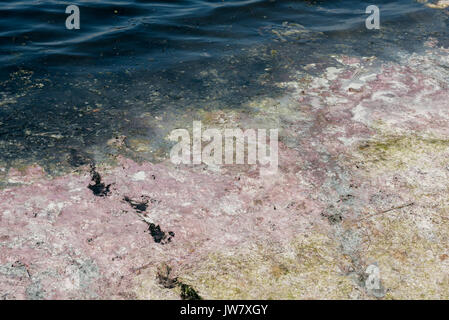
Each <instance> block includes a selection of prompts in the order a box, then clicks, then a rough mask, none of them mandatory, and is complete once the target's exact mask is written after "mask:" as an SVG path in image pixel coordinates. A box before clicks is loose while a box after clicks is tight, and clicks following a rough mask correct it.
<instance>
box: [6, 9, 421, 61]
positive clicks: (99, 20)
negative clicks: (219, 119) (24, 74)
mask: <svg viewBox="0 0 449 320" xmlns="http://www.w3.org/2000/svg"><path fill="white" fill-rule="evenodd" d="M69 4H76V5H78V6H79V8H80V13H81V28H80V30H67V29H66V28H65V20H66V18H67V16H68V14H66V13H65V8H66V6H67V5H69ZM369 4H372V1H359V0H339V1H282V0H278V1H267V0H263V1H262V0H246V1H236V0H234V1H231V0H215V1H213V0H209V1H198V0H186V1H123V0H122V1H118V0H110V1H95V0H89V1H32V0H25V1H13V0H2V2H1V3H0V64H1V66H2V67H16V66H31V67H34V68H39V67H44V68H50V67H59V68H62V69H64V68H68V67H69V66H78V67H88V68H93V67H95V68H98V69H101V68H103V69H109V70H114V69H123V68H130V67H132V68H146V69H148V68H155V69H156V68H159V69H160V68H161V67H162V68H166V67H168V66H169V65H171V64H173V63H178V62H182V61H190V60H199V59H202V58H204V57H217V56H219V55H222V54H224V53H226V52H229V51H232V50H235V49H236V48H241V47H245V46H251V45H254V44H255V43H260V42H261V41H266V40H267V39H269V38H271V37H273V33H271V32H268V31H267V32H264V30H265V31H266V30H269V29H270V28H276V27H278V28H280V27H282V24H283V23H285V22H288V23H296V24H301V25H302V26H304V27H305V28H307V29H308V30H312V31H328V32H335V31H345V30H352V29H357V28H360V27H363V26H364V20H365V18H366V16H367V15H366V14H365V8H366V7H367V6H368V5H369ZM376 4H377V5H378V6H379V7H380V8H381V12H382V22H383V23H389V22H391V21H395V20H400V19H401V18H406V17H407V16H408V15H410V14H416V13H418V12H420V11H425V9H424V8H423V6H422V5H421V4H419V3H417V2H415V1H413V0H396V1H376Z"/></svg>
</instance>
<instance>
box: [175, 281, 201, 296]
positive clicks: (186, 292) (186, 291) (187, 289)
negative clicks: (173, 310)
mask: <svg viewBox="0 0 449 320" xmlns="http://www.w3.org/2000/svg"><path fill="white" fill-rule="evenodd" d="M179 286H180V288H181V299H182V300H203V298H201V297H200V296H199V295H198V293H197V292H196V291H195V289H193V288H192V287H191V286H189V285H188V284H185V283H181V282H180V283H179Z"/></svg>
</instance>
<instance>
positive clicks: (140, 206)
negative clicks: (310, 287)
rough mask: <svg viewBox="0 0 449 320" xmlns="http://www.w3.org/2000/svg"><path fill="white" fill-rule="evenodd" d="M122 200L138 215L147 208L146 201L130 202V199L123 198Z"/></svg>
mask: <svg viewBox="0 0 449 320" xmlns="http://www.w3.org/2000/svg"><path fill="white" fill-rule="evenodd" d="M123 200H125V201H126V202H128V203H129V205H130V206H131V207H132V208H133V209H134V210H136V211H137V212H139V213H142V212H145V211H146V210H147V208H148V200H144V201H140V202H139V201H135V200H132V199H131V198H129V197H127V196H125V197H124V198H123Z"/></svg>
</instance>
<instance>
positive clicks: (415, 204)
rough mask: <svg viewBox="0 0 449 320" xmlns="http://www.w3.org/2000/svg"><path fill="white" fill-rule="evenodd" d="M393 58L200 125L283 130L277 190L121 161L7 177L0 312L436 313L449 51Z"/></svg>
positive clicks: (446, 287) (432, 43) (304, 78)
mask: <svg viewBox="0 0 449 320" xmlns="http://www.w3.org/2000/svg"><path fill="white" fill-rule="evenodd" d="M286 28H287V31H288V30H290V28H292V26H286ZM290 31H291V30H290ZM295 32H296V31H295ZM398 56H399V57H400V59H401V62H400V63H398V62H385V61H380V60H379V59H376V58H374V57H355V56H345V55H338V56H335V57H334V64H333V66H329V67H326V68H325V69H324V70H318V69H317V70H316V75H315V76H312V75H303V74H299V75H298V77H297V78H292V79H288V81H285V82H282V83H279V90H281V89H282V90H284V91H285V92H287V93H286V94H285V95H283V96H281V97H279V98H274V97H273V98H264V97H260V98H255V99H253V100H252V101H245V102H243V105H242V108H241V109H239V108H235V109H233V110H229V112H227V110H224V111H223V110H221V111H208V110H205V111H204V112H203V113H202V118H201V119H202V120H203V121H204V123H205V124H206V125H207V126H210V127H216V128H224V127H226V126H229V125H231V126H233V127H236V126H239V127H242V128H254V127H256V128H257V126H258V124H261V123H263V124H264V126H266V127H268V128H280V144H279V170H278V172H277V174H275V175H269V176H261V175H260V174H259V170H258V168H257V167H255V166H220V167H217V168H213V169H212V168H208V167H206V166H204V165H197V166H175V165H173V164H171V163H170V162H169V161H168V160H167V161H163V162H160V163H152V162H149V161H141V162H137V161H134V160H131V159H130V158H129V157H126V156H120V155H117V156H116V159H115V161H116V162H115V164H110V163H107V164H102V163H97V164H96V166H95V167H92V168H89V167H88V165H86V163H85V162H84V160H83V159H84V158H83V157H82V156H75V155H74V156H73V162H74V163H75V164H79V165H77V166H76V168H77V169H76V170H74V171H73V172H72V173H69V174H63V175H60V176H56V177H55V176H50V175H48V174H46V172H45V170H43V169H42V168H40V167H38V166H37V165H36V166H32V167H26V168H25V169H21V170H18V169H14V168H10V169H7V168H5V169H4V171H2V185H3V189H2V190H0V197H1V200H2V201H0V248H1V250H0V287H1V288H2V292H1V294H2V296H1V297H2V298H3V299H74V298H88V299H89V298H112V299H156V298H159V299H200V298H203V299H212V298H213V299H241V298H245V299H299V298H334V299H335V298H343V299H404V298H412V299H414V298H436V299H442V298H448V292H449V259H448V258H447V257H448V254H449V245H448V243H449V242H448V241H447V240H448V237H449V231H448V230H449V225H448V223H449V199H448V197H447V194H448V193H447V192H448V190H449V184H448V181H449V179H448V178H449V169H448V168H449V167H448V166H449V163H448V160H447V159H448V158H449V157H448V156H449V112H448V110H449V105H448V101H449V93H448V91H447V83H448V80H449V71H448V70H449V69H448V68H447V66H448V65H449V51H448V49H446V48H444V47H441V46H440V45H439V43H438V41H436V40H435V39H427V40H426V42H425V51H424V52H423V53H419V54H418V53H413V54H409V53H404V52H399V53H398ZM310 68H314V66H310ZM189 120H190V119H189ZM190 125H191V123H190V124H186V127H189V126H190ZM119 140H120V141H119V142H120V143H119V145H120V147H123V144H124V143H125V142H124V141H125V140H124V139H119ZM113 144H117V143H116V142H114V143H113ZM149 235H150V236H149ZM161 266H165V267H161ZM161 268H162V271H161Z"/></svg>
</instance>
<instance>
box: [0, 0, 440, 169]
mask: <svg viewBox="0 0 449 320" xmlns="http://www.w3.org/2000/svg"><path fill="white" fill-rule="evenodd" d="M70 4H75V5H78V6H79V8H80V16H81V26H80V29H79V30H67V29H66V27H65V20H66V18H67V17H68V14H66V13H65V9H66V7H67V6H68V5H70ZM370 4H373V2H372V1H360V0H339V1H282V0H277V1H268V0H264V1H262V0H246V1H238V0H234V1H228V0H213V1H212V0H209V1H205V0H203V1H199V0H185V1H138V0H135V1H124V0H122V1H119V0H109V1H95V0H85V1H81V0H79V1H54V0H53V1H43V0H42V1H39V0H36V1H32V0H23V1H13V0H2V1H1V2H0V99H1V100H0V162H4V163H6V165H8V164H9V163H11V162H15V161H22V160H23V161H25V160H27V161H28V160H30V161H45V162H47V163H51V162H54V163H56V166H58V165H64V164H66V163H67V161H68V160H67V159H69V158H70V155H71V154H73V152H77V153H86V157H89V156H95V157H99V155H98V154H97V153H98V152H97V151H96V150H97V149H95V147H94V146H102V145H105V142H106V141H107V139H109V138H111V137H112V136H115V135H120V134H125V135H126V136H128V137H130V136H133V137H136V136H137V137H140V138H142V139H146V138H151V140H152V141H153V142H154V141H155V140H161V139H162V138H161V137H162V134H161V132H160V131H158V129H157V128H155V127H153V126H152V125H151V124H149V122H148V121H146V120H145V121H144V120H142V119H143V118H142V117H143V116H142V115H143V114H151V115H152V116H157V115H161V116H162V115H164V114H165V115H164V116H165V117H167V113H170V115H172V116H173V115H176V114H186V113H187V110H195V109H199V108H202V109H206V110H212V109H220V108H234V107H235V108H239V107H240V106H241V105H242V103H244V102H245V101H249V100H252V99H255V98H257V97H261V96H273V97H274V96H276V95H278V94H279V95H280V94H282V92H280V91H279V87H278V86H276V83H277V82H279V81H285V80H288V79H289V77H290V75H291V74H292V73H295V72H296V71H298V70H299V71H301V70H302V69H301V68H302V66H304V65H305V64H307V63H317V62H318V63H319V64H320V65H322V66H323V67H325V66H326V65H329V64H332V63H333V62H332V59H331V55H332V54H338V53H345V54H350V55H365V56H373V55H374V56H377V57H379V58H382V59H395V53H396V52H398V51H401V50H405V51H408V52H413V51H415V50H420V47H421V46H422V42H423V40H425V39H427V38H428V37H429V36H432V37H435V38H438V39H440V40H441V42H440V43H442V44H445V43H448V42H447V39H448V29H449V28H448V25H447V23H448V15H447V13H446V12H445V11H443V10H432V9H429V8H426V7H425V6H424V5H422V4H420V3H418V2H416V1H414V0H391V1H386V0H383V1H381V0H376V1H375V4H376V5H378V6H379V7H380V9H381V30H377V31H376V30H367V29H366V28H365V19H366V17H367V14H365V8H366V7H367V6H368V5H370ZM302 71H304V70H302ZM304 72H305V71H304ZM189 112H190V111H189ZM150 122H151V121H150ZM155 137H156V139H155ZM161 143H162V142H161ZM156 144H157V143H156ZM74 150H75V151H74ZM148 153H149V154H151V153H152V152H151V151H148ZM148 156H149V155H148ZM69 160H70V159H69ZM69 162H70V161H69Z"/></svg>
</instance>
